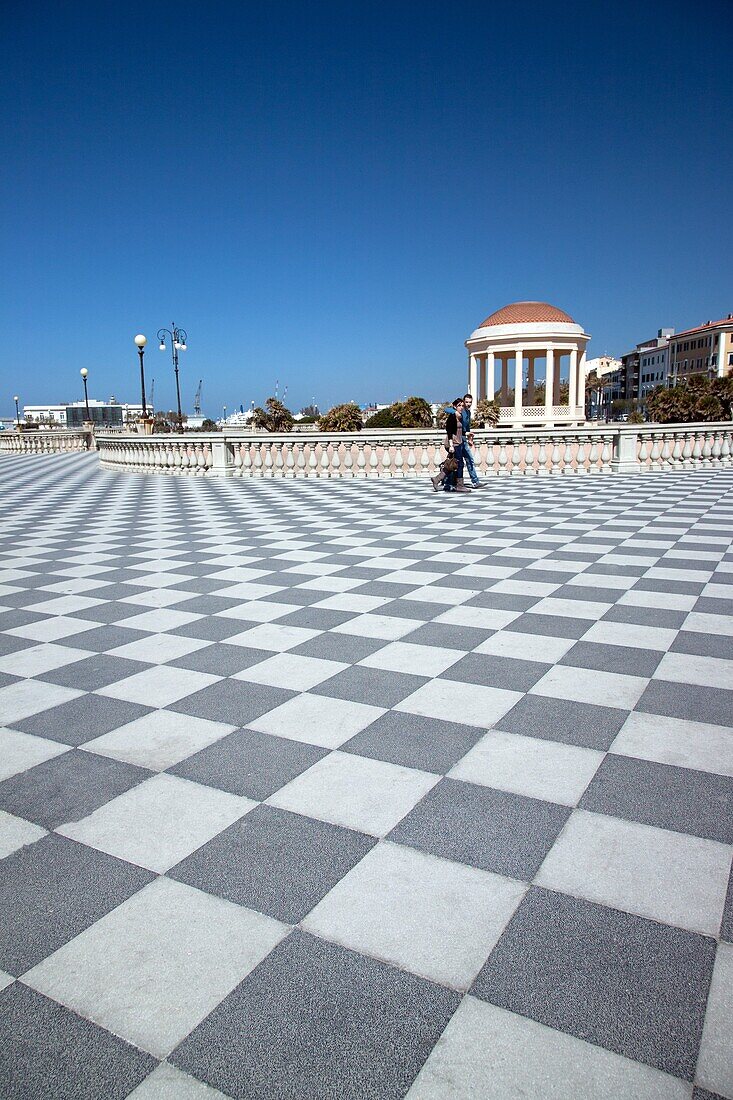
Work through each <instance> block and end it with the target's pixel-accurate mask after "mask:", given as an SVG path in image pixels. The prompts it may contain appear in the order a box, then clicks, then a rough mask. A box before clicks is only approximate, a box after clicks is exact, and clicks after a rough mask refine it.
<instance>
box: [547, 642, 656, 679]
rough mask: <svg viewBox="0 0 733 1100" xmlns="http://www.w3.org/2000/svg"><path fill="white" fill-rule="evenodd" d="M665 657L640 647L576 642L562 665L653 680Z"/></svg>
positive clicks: (562, 661) (654, 650)
mask: <svg viewBox="0 0 733 1100" xmlns="http://www.w3.org/2000/svg"><path fill="white" fill-rule="evenodd" d="M663 656H664V653H663V652H661V651H660V650H657V649H639V648H638V647H637V646H623V645H604V644H603V643H601V642H576V643H575V645H574V646H573V648H572V649H569V650H568V652H567V653H566V654H565V656H564V657H563V659H562V660H561V661H560V662H559V664H561V665H571V666H572V667H573V668H593V669H596V670H597V671H598V672H619V673H621V674H622V675H628V676H653V675H654V672H655V669H656V667H657V665H658V664H659V662H660V661H661V659H662V657H663Z"/></svg>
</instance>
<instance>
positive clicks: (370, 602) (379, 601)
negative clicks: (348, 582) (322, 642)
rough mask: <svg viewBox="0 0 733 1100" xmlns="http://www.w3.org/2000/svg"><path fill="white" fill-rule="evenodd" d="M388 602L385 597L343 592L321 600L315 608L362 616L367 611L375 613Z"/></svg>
mask: <svg viewBox="0 0 733 1100" xmlns="http://www.w3.org/2000/svg"><path fill="white" fill-rule="evenodd" d="M387 602H388V600H387V598H386V597H385V596H360V595H359V593H358V592H350V593H346V592H342V593H338V594H337V595H335V596H328V597H327V598H326V599H325V600H319V601H318V603H316V604H313V606H314V607H323V608H325V609H326V610H327V611H353V612H356V613H358V614H360V615H361V614H364V613H365V612H367V611H374V610H375V608H377V607H381V606H382V605H383V604H385V603H387Z"/></svg>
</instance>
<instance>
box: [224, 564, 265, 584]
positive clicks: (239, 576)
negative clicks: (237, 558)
mask: <svg viewBox="0 0 733 1100" xmlns="http://www.w3.org/2000/svg"><path fill="white" fill-rule="evenodd" d="M269 572H271V570H269V569H249V568H246V567H243V566H241V565H235V566H233V567H231V568H228V569H219V570H218V571H217V572H216V573H211V574H209V577H210V580H212V581H219V580H220V581H222V582H223V581H232V582H236V583H239V584H241V583H243V582H247V581H254V580H257V578H258V577H266V576H267V574H268V573H269ZM223 587H224V585H223V583H222V588H223Z"/></svg>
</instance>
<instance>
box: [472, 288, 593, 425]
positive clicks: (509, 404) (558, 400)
mask: <svg viewBox="0 0 733 1100" xmlns="http://www.w3.org/2000/svg"><path fill="white" fill-rule="evenodd" d="M589 340H590V336H589V335H588V333H586V332H584V331H583V328H582V326H581V325H578V324H576V322H575V321H574V320H573V318H572V317H571V316H570V315H569V314H568V313H565V312H564V310H561V309H558V308H557V307H556V306H552V305H549V304H548V303H547V302H513V303H512V304H511V305H508V306H504V307H503V308H502V309H499V310H497V311H496V312H495V313H492V314H491V315H490V316H489V317H487V318H486V320H485V321H482V322H481V324H480V325H479V327H478V328H477V329H475V330H474V331H473V332H472V333H471V335H470V336H469V338H468V340H466V348H467V349H468V389H469V392H470V393H472V394H473V395H474V397H475V398H476V399H477V400H480V399H481V398H483V397H486V398H488V399H489V400H492V399H493V398H495V397H498V399H499V405H500V413H499V419H500V423H501V424H503V425H505V426H507V427H510V426H511V427H520V426H521V425H523V424H526V425H530V426H532V425H534V426H537V425H540V424H542V425H546V426H552V425H558V426H561V425H566V424H567V425H571V424H583V423H585V379H586V347H587V345H588V341H589ZM565 385H567V391H565Z"/></svg>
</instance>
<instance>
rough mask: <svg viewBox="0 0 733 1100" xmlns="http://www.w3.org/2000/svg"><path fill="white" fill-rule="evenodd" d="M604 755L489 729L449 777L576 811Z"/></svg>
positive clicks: (555, 742)
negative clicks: (557, 804) (556, 804)
mask: <svg viewBox="0 0 733 1100" xmlns="http://www.w3.org/2000/svg"><path fill="white" fill-rule="evenodd" d="M499 725H501V721H499ZM604 756H605V753H602V752H595V751H594V750H593V749H584V748H576V747H575V746H573V745H564V744H560V743H559V742H557V741H545V740H542V739H540V738H536V737H524V736H522V735H520V734H515V733H503V732H501V731H500V730H491V731H490V732H489V733H487V734H486V736H485V737H482V739H481V740H480V741H479V742H478V743H477V744H476V745H474V747H473V748H472V749H470V750H469V752H468V753H467V754H466V755H465V756H464V757H463V759H462V760H459V761H458V763H457V764H456V765H455V767H454V768H453V769H452V770H451V771H450V772H449V773H448V774H449V775H450V776H451V777H452V778H453V779H465V780H467V781H468V782H469V783H478V784H481V785H482V786H485V787H495V788H496V789H497V790H500V791H511V792H512V793H514V794H524V795H528V796H529V797H530V798H541V799H545V800H546V801H548V802H557V803H559V804H560V805H563V806H575V805H576V804H577V802H578V801H579V799H580V798H581V796H582V794H583V792H584V790H585V788H586V787H587V786H588V784H589V783H590V781H591V779H592V778H593V776H594V775H595V773H596V771H597V769H598V767H599V766H600V764H601V761H602V760H603V758H604Z"/></svg>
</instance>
